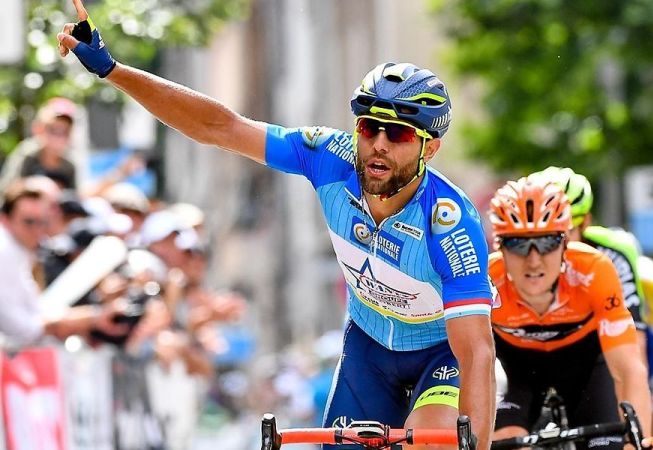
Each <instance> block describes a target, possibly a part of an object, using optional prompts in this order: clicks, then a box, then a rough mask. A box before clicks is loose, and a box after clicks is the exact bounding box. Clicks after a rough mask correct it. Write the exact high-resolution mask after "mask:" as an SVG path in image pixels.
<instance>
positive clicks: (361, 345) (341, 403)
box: [58, 0, 495, 449]
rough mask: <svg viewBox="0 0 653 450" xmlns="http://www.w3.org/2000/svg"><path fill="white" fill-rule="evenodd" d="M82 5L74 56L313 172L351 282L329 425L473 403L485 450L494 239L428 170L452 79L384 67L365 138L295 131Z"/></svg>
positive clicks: (446, 420) (418, 420)
mask: <svg viewBox="0 0 653 450" xmlns="http://www.w3.org/2000/svg"><path fill="white" fill-rule="evenodd" d="M73 3H74V4H75V6H76V9H77V12H78V17H79V20H80V22H79V23H78V24H72V23H71V24H67V25H65V26H64V29H63V32H62V33H60V34H59V35H58V39H59V42H60V52H61V54H62V56H65V55H66V54H67V53H68V52H69V51H72V52H73V53H75V55H76V56H77V57H78V58H79V59H80V61H81V62H82V63H83V64H84V66H85V67H86V68H87V69H88V70H89V71H91V72H93V73H95V74H97V75H99V76H100V77H102V78H106V79H107V80H108V82H109V83H111V84H112V85H113V86H115V87H117V88H118V89H120V90H122V91H124V92H126V93H127V94H128V95H130V96H131V97H132V98H134V99H135V100H136V101H138V102H139V103H141V104H142V105H143V106H144V107H145V108H147V109H148V110H149V111H150V112H151V113H152V114H153V115H155V116H156V117H157V118H158V119H159V120H161V121H162V122H164V123H166V124H167V125H169V126H171V127H173V128H175V129H177V130H179V131H181V132H182V133H184V134H185V135H187V136H189V137H190V138H192V139H195V140H196V141H198V142H201V143H204V144H209V145H215V146H218V147H221V148H225V149H227V150H230V151H233V152H236V153H239V154H242V155H244V156H247V157H249V158H251V159H253V160H255V161H258V162H261V163H264V164H266V165H268V166H270V167H272V168H275V169H278V170H281V171H284V172H288V173H294V174H301V175H303V176H305V177H306V178H307V179H308V180H309V181H310V182H311V183H312V185H313V187H314V189H315V190H316V192H317V195H318V197H319V200H320V203H321V205H322V209H323V212H324V215H325V217H326V222H327V225H328V231H329V233H330V236H331V239H332V242H333V248H334V250H335V253H336V256H337V259H338V262H339V264H340V266H341V268H342V271H343V273H344V276H345V278H346V281H347V284H348V313H349V322H348V324H347V327H346V333H345V339H344V350H343V356H342V358H341V360H340V363H339V367H338V369H337V371H336V375H335V378H334V382H333V386H332V390H331V393H330V396H329V404H328V405H327V411H326V413H325V422H324V423H325V425H327V426H332V425H334V426H341V425H348V424H349V423H351V421H352V420H376V421H380V422H383V423H385V424H387V425H390V426H392V427H395V428H396V427H402V426H405V427H410V428H454V427H455V423H456V418H457V417H458V415H459V414H466V415H468V416H470V417H471V420H472V424H473V427H474V432H475V433H476V435H477V436H478V440H479V448H480V449H487V448H489V436H490V430H491V429H492V427H493V422H494V414H495V404H494V396H495V393H494V390H495V388H494V386H495V382H494V346H493V340H492V333H491V328H490V321H489V315H490V308H491V303H492V294H491V289H490V282H489V279H488V273H487V264H488V251H487V246H486V243H485V239H484V235H483V231H482V228H481V223H480V218H479V215H478V213H477V211H476V209H475V208H474V206H473V205H472V204H471V202H470V201H469V199H468V198H467V196H466V195H465V194H464V193H463V192H462V191H461V190H460V189H459V188H458V187H456V186H455V185H453V184H452V183H451V182H450V181H448V180H447V179H446V178H445V177H444V176H442V175H441V174H440V173H439V172H437V171H435V170H433V169H431V168H429V167H427V162H428V161H429V160H430V159H431V158H432V157H433V156H434V155H435V153H436V152H437V151H438V149H439V148H440V142H441V141H440V140H441V138H442V136H443V135H444V134H445V132H446V131H447V129H448V127H449V124H450V122H451V103H450V99H449V95H448V93H447V90H446V88H445V86H444V84H443V83H442V81H440V79H438V77H437V76H435V75H434V74H433V73H432V72H431V71H429V70H426V69H420V68H418V67H416V66H414V65H412V64H394V63H386V64H381V65H379V66H377V67H375V68H374V69H373V70H372V71H371V72H370V73H369V74H367V76H366V77H365V78H364V80H363V82H362V84H361V85H360V86H359V87H358V88H357V89H356V90H355V92H354V95H353V97H352V100H351V107H352V110H353V112H354V114H355V116H356V123H355V131H354V133H353V135H350V134H348V133H346V132H343V131H338V130H333V129H329V128H324V127H313V128H296V129H289V128H284V127H280V126H276V125H271V124H266V123H262V122H257V121H253V120H250V119H247V118H245V117H243V116H241V115H239V114H237V113H235V112H233V111H231V110H229V109H228V108H226V107H225V106H224V105H222V104H221V103H219V102H217V101H215V100H213V99H211V98H209V97H206V96H204V95H202V94H200V93H197V92H194V91H192V90H190V89H188V88H186V87H183V86H180V85H177V84H174V83H172V82H170V81H167V80H165V79H162V78H159V77H157V76H155V75H152V74H149V73H147V72H143V71H140V70H137V69H134V68H132V67H129V66H127V65H124V64H121V63H117V62H116V61H115V60H114V59H113V58H112V57H111V55H110V54H109V52H108V50H107V47H106V46H105V45H104V42H103V41H102V39H101V38H100V35H99V33H98V30H97V29H96V28H95V25H94V24H93V22H92V21H91V20H90V19H88V15H87V13H86V11H85V9H84V7H83V5H82V4H81V0H73ZM73 35H74V36H78V37H79V39H81V40H82V42H80V41H79V40H78V39H76V38H75V37H73ZM340 448H343V449H344V448H347V447H346V446H345V447H342V446H341V447H340Z"/></svg>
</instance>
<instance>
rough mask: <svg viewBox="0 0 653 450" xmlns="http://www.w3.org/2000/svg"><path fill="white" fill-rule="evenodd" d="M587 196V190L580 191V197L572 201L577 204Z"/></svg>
mask: <svg viewBox="0 0 653 450" xmlns="http://www.w3.org/2000/svg"><path fill="white" fill-rule="evenodd" d="M583 197H585V190H582V191H580V194H578V197H576V198H575V199H574V201H572V202H571V204H572V205H577V204H578V203H580V202H581V200H582V199H583Z"/></svg>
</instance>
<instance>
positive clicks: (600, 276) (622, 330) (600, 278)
mask: <svg viewBox="0 0 653 450" xmlns="http://www.w3.org/2000/svg"><path fill="white" fill-rule="evenodd" d="M592 273H593V274H594V278H593V280H592V284H591V286H590V289H591V292H590V298H591V299H592V302H593V305H592V306H593V310H594V314H595V315H596V322H597V325H596V326H597V332H598V335H599V341H600V343H601V348H602V349H603V351H604V352H605V351H607V350H610V349H612V348H614V347H617V346H619V345H623V344H637V334H636V328H635V322H634V321H633V316H632V315H631V313H630V312H629V311H628V309H627V308H626V304H625V302H624V298H623V292H622V289H621V282H620V281H619V275H618V273H617V270H616V269H615V267H614V265H613V264H612V262H611V261H610V260H609V258H608V257H607V256H605V255H601V256H600V257H599V258H597V260H596V262H595V263H594V266H593V268H592Z"/></svg>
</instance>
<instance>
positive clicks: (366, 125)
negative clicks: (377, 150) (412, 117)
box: [356, 117, 432, 144]
mask: <svg viewBox="0 0 653 450" xmlns="http://www.w3.org/2000/svg"><path fill="white" fill-rule="evenodd" d="M356 131H357V132H358V133H359V134H360V135H361V136H363V137H364V138H366V139H372V138H375V137H376V136H377V135H378V134H379V133H380V132H381V131H384V132H385V135H386V136H387V137H388V140H389V141H390V142H392V143H393V144H402V143H406V142H414V141H415V137H416V136H421V137H424V138H427V139H432V136H431V135H430V134H428V133H427V132H426V131H424V130H420V129H418V128H415V127H414V126H412V125H409V124H407V123H405V122H392V121H381V120H376V119H372V118H370V117H360V118H359V119H358V120H357V121H356Z"/></svg>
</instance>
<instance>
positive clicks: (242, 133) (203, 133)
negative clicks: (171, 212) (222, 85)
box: [71, 36, 266, 163]
mask: <svg viewBox="0 0 653 450" xmlns="http://www.w3.org/2000/svg"><path fill="white" fill-rule="evenodd" d="M71 37H72V36H71ZM73 39H74V38H73ZM107 80H109V82H110V83H111V84H113V85H114V86H115V87H117V88H118V89H120V90H121V91H123V92H125V93H126V94H128V95H129V96H130V97H132V98H133V99H134V100H136V101H137V102H138V103H140V104H141V105H143V107H145V109H147V110H148V111H149V112H151V113H152V114H153V115H154V116H155V117H156V118H158V119H159V120H160V121H161V122H163V123H165V124H166V125H168V126H170V127H172V128H174V129H176V130H178V131H180V132H181V133H183V134H185V135H186V136H188V137H189V138H191V139H194V140H195V141H197V142H200V143H202V144H207V145H215V146H218V147H222V148H224V149H226V150H230V151H232V152H235V153H239V154H241V155H244V156H247V157H249V158H251V159H253V160H255V161H258V162H261V163H262V162H264V161H265V129H266V124H264V123H262V122H256V121H253V120H250V119H247V118H245V117H243V116H241V115H240V114H237V113H236V112H234V111H232V110H231V109H229V108H227V107H226V106H224V105H223V104H221V103H220V102H218V101H217V100H214V99H212V98H211V97H208V96H206V95H204V94H201V93H199V92H197V91H194V90H192V89H190V88H187V87H185V86H182V85H180V84H177V83H173V82H171V81H168V80H166V79H164V78H161V77H158V76H156V75H153V74H151V73H148V72H145V71H143V70H138V69H134V68H132V67H129V66H126V65H123V64H120V63H118V64H117V65H116V67H115V69H114V70H112V71H111V73H110V74H109V76H107Z"/></svg>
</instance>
